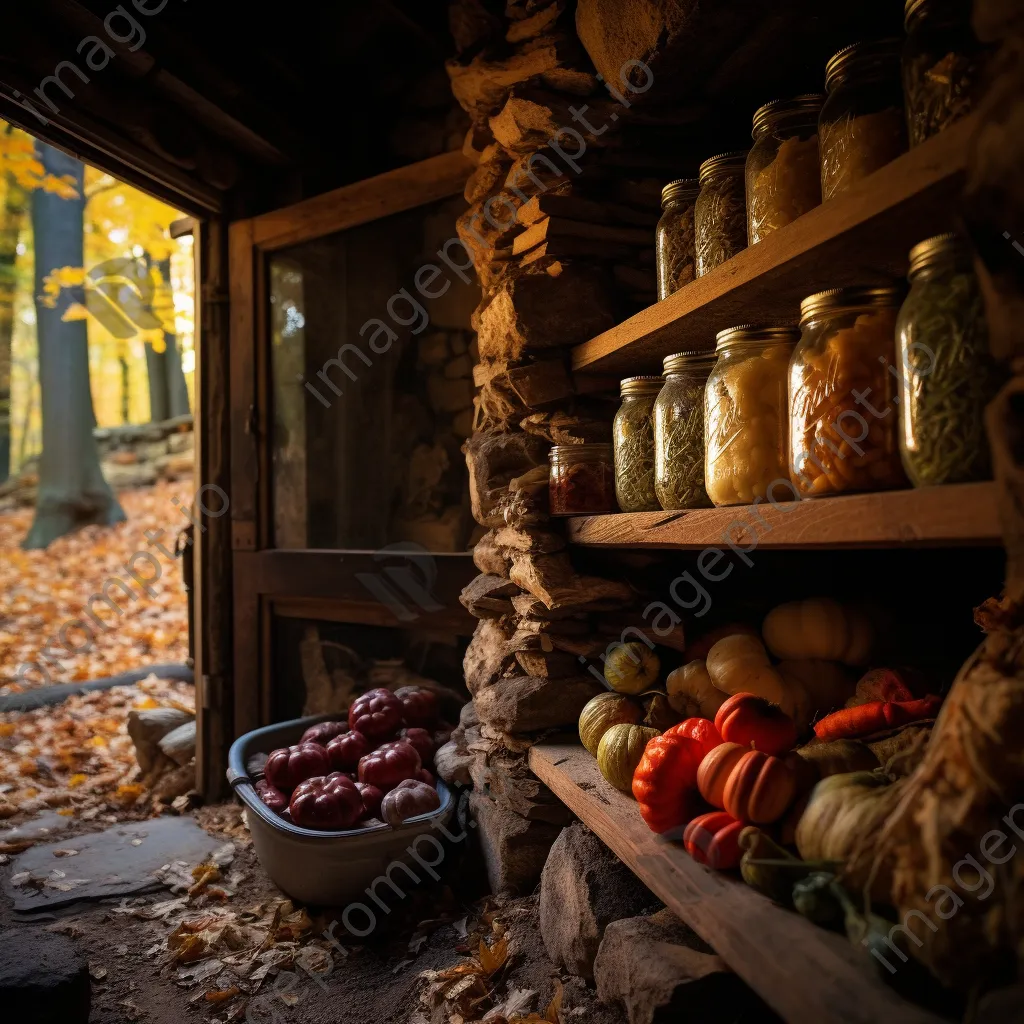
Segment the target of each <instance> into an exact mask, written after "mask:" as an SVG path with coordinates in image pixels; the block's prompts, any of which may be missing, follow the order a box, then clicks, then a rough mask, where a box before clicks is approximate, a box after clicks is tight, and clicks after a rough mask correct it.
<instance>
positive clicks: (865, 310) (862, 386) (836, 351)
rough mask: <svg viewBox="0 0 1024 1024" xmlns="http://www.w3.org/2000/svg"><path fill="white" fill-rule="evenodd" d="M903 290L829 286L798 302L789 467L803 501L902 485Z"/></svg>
mask: <svg viewBox="0 0 1024 1024" xmlns="http://www.w3.org/2000/svg"><path fill="white" fill-rule="evenodd" d="M904 294H905V289H904V288H903V287H902V286H884V287H864V288H833V289H831V290H830V291H825V292H818V293H817V294H815V295H810V296H808V297H807V298H806V299H804V300H803V302H802V303H801V304H800V314H801V316H800V328H801V335H800V344H799V345H798V346H797V348H796V351H795V352H794V353H793V359H792V362H791V364H790V369H789V413H790V420H789V438H790V447H789V467H790V472H791V476H792V480H793V485H794V486H795V487H796V489H797V491H798V492H799V493H800V494H801V495H802V496H803V497H807V498H817V497H821V496H822V495H834V494H843V493H846V492H850V491H877V490H884V489H886V488H892V487H905V486H906V483H907V479H906V476H905V475H904V473H903V466H902V464H901V463H900V453H899V441H898V430H899V412H898V407H897V400H898V395H897V382H898V372H897V367H896V365H895V362H896V315H897V313H898V311H899V307H900V303H901V302H902V300H903V296H904Z"/></svg>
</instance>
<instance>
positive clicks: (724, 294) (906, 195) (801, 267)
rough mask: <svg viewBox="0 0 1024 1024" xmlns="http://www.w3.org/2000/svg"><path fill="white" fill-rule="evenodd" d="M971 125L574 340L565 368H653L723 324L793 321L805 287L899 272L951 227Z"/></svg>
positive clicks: (869, 280) (702, 343)
mask: <svg viewBox="0 0 1024 1024" xmlns="http://www.w3.org/2000/svg"><path fill="white" fill-rule="evenodd" d="M973 130H974V119H973V118H968V119H966V120H965V121H962V122H960V123H959V124H955V125H952V126H951V127H950V128H948V129H946V131H944V132H942V133H941V134H940V135H937V136H935V137H934V138H932V139H929V140H928V141H927V142H925V143H923V144H922V145H920V146H917V147H915V148H914V149H912V150H911V151H910V152H909V153H905V154H904V155H903V156H901V157H899V158H898V159H897V160H894V161H893V162H892V163H891V164H888V165H887V166H886V167H883V168H882V169H881V170H879V171H876V172H875V173H874V174H872V175H871V176H870V177H868V178H866V179H865V180H864V181H862V182H860V183H859V184H858V185H857V186H855V187H854V188H853V189H851V190H850V191H849V192H847V193H846V194H844V195H843V196H842V197H840V198H838V199H833V200H831V201H830V202H828V203H826V204H824V205H822V206H819V207H817V208H816V209H814V210H811V211H810V212H808V213H806V214H804V215H803V216H802V217H800V218H799V219H798V220H796V221H794V222H793V223H792V224H789V225H787V226H786V227H784V228H781V229H780V230H779V231H776V232H774V233H773V234H771V235H769V236H768V238H766V239H765V240H764V241H763V242H759V243H758V244H757V245H753V246H751V247H749V248H748V249H745V250H744V251H743V252H741V253H739V254H738V255H737V256H735V257H733V258H732V259H731V260H728V261H727V262H726V263H724V264H723V265H722V266H720V267H718V268H717V269H715V270H713V271H712V272H711V273H710V274H707V275H705V276H704V277H701V278H698V279H697V280H696V281H693V282H691V283H690V284H688V285H686V286H685V287H684V288H682V289H680V290H679V291H678V292H676V293H675V294H673V295H670V296H669V297H668V298H667V299H665V300H663V301H662V302H658V303H656V304H655V305H653V306H649V307H648V308H647V309H644V310H641V311H640V312H639V313H637V314H636V315H635V316H632V317H630V318H629V319H628V320H626V321H624V322H623V323H621V324H619V325H618V326H617V327H613V328H612V329H611V330H610V331H605V332H604V334H599V335H598V336H597V337H596V338H592V339H591V340H590V341H586V342H584V343H583V344H581V345H577V346H576V348H575V349H573V353H572V364H573V370H574V371H575V372H576V373H616V374H618V375H619V376H621V377H625V376H629V375H631V374H636V373H651V372H659V373H660V372H661V359H662V358H663V357H664V356H667V355H670V354H671V353H673V352H677V351H679V350H680V349H684V348H702V347H708V348H710V347H713V345H714V340H715V334H716V333H717V332H718V331H721V330H724V329H725V328H726V327H732V326H735V325H736V324H743V323H753V322H757V321H765V320H778V319H783V320H790V321H795V320H797V319H798V318H799V313H800V300H801V299H803V298H805V297H806V296H808V295H810V294H812V293H813V292H816V291H821V290H823V289H825V288H838V287H841V286H844V285H853V284H873V283H878V282H881V281H886V280H891V279H892V278H893V277H902V276H903V275H905V273H906V270H907V254H908V252H909V251H910V248H911V247H912V246H913V245H915V244H916V243H917V242H920V241H921V240H922V239H924V238H927V237H929V236H931V235H936V234H939V233H940V232H943V231H948V230H950V229H951V228H952V227H953V223H954V216H955V213H956V208H957V204H958V200H959V196H960V192H961V190H962V187H963V182H964V172H965V164H966V160H967V153H968V140H969V138H970V136H971V134H972V132H973Z"/></svg>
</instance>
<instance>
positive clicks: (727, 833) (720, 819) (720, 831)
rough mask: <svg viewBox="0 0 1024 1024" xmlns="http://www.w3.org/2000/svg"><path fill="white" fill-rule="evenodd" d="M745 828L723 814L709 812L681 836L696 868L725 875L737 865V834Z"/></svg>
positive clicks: (697, 818) (740, 822)
mask: <svg viewBox="0 0 1024 1024" xmlns="http://www.w3.org/2000/svg"><path fill="white" fill-rule="evenodd" d="M746 827H747V826H746V825H745V824H744V823H743V822H742V821H737V820H736V819H735V818H734V817H733V816H732V815H731V814H729V813H727V812H726V811H711V812H710V813H708V814H701V815H699V816H698V817H696V818H694V819H693V821H691V822H690V824H689V825H687V826H686V830H685V831H684V832H683V845H684V846H685V847H686V852H687V853H688V854H689V855H690V856H691V857H692V858H693V859H694V860H695V861H697V863H698V864H707V866H708V867H709V868H715V869H716V870H717V871H728V870H729V869H730V868H734V867H736V866H737V865H738V864H739V862H740V857H741V856H742V851H741V850H740V843H739V838H740V833H741V832H742V831H743V830H744V829H745V828H746Z"/></svg>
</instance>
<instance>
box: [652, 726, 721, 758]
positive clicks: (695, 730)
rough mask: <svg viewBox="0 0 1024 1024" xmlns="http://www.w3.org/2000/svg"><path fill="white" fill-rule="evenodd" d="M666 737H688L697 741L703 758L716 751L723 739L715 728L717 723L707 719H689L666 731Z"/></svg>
mask: <svg viewBox="0 0 1024 1024" xmlns="http://www.w3.org/2000/svg"><path fill="white" fill-rule="evenodd" d="M665 735H666V736H686V737H687V738H688V739H691V740H696V741H697V742H698V743H699V744H700V746H701V751H702V754H701V756H702V757H703V756H704V755H705V754H709V753H710V752H711V751H712V750H714V749H715V747H717V746H718V745H719V744H720V743H721V742H722V737H721V736H720V735H719V734H718V730H717V729H716V728H715V723H714V722H712V721H711V720H710V719H707V718H687V719H686V721H685V722H680V723H679V724H678V725H674V726H672V728H671V729H667V730H666V731H665Z"/></svg>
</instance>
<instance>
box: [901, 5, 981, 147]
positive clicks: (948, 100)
mask: <svg viewBox="0 0 1024 1024" xmlns="http://www.w3.org/2000/svg"><path fill="white" fill-rule="evenodd" d="M972 7H973V4H972V2H971V0H906V6H905V8H904V22H905V26H906V30H907V38H906V42H905V43H904V44H903V94H904V98H905V102H906V110H907V131H908V133H909V135H910V145H911V146H917V145H919V144H920V143H922V142H924V140H925V139H930V138H931V137H932V136H933V135H935V134H936V133H938V132H940V131H942V129H943V128H945V127H946V126H947V125H950V124H952V123H953V122H954V121H959V120H960V119H961V118H963V117H966V116H967V115H968V114H969V113H970V112H971V110H973V109H974V106H975V104H976V102H977V99H978V95H979V92H980V86H981V84H982V79H983V77H984V71H985V64H986V61H987V59H988V55H989V52H990V51H989V48H988V47H985V46H983V45H982V44H981V43H980V42H979V41H978V37H977V36H976V35H975V34H974V29H973V28H972V26H971V9H972Z"/></svg>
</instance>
